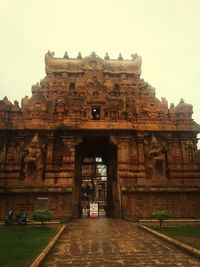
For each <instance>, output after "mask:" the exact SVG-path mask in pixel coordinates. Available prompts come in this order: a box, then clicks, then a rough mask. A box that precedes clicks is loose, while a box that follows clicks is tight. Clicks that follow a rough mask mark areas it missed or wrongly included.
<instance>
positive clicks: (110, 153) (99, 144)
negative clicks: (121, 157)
mask: <svg viewBox="0 0 200 267" xmlns="http://www.w3.org/2000/svg"><path fill="white" fill-rule="evenodd" d="M75 158H76V163H75V184H74V199H73V200H74V201H73V203H74V207H73V208H74V217H83V216H84V217H87V216H88V215H89V212H90V210H89V209H90V204H91V203H98V207H99V216H110V217H120V197H119V190H118V179H117V147H116V145H113V144H111V143H110V142H109V138H108V137H100V136H95V137H83V141H82V142H81V143H80V144H79V145H78V146H77V147H76V157H75Z"/></svg>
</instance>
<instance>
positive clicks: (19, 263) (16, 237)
mask: <svg viewBox="0 0 200 267" xmlns="http://www.w3.org/2000/svg"><path fill="white" fill-rule="evenodd" d="M56 232H57V229H56V228H50V227H46V226H1V227H0V266H9V267H11V266H13V267H25V266H29V265H30V264H31V263H32V261H33V260H34V258H35V257H36V256H37V255H38V254H39V252H40V251H41V250H42V249H43V248H44V247H45V246H46V245H47V243H48V241H49V240H50V239H51V238H52V237H53V236H54V235H55V234H56Z"/></svg>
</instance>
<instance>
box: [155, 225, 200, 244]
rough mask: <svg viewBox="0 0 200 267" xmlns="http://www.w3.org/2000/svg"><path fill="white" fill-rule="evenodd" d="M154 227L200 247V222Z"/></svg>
mask: <svg viewBox="0 0 200 267" xmlns="http://www.w3.org/2000/svg"><path fill="white" fill-rule="evenodd" d="M153 229H154V230H156V231H158V232H160V233H163V234H165V235H168V236H171V237H172V238H175V239H177V240H179V241H181V242H183V243H185V244H187V245H190V246H193V247H195V248H198V249H200V224H198V225H184V226H176V227H163V228H159V227H154V228H153Z"/></svg>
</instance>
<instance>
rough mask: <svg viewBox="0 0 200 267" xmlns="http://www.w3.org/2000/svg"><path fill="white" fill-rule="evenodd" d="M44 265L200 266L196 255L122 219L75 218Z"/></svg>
mask: <svg viewBox="0 0 200 267" xmlns="http://www.w3.org/2000/svg"><path fill="white" fill-rule="evenodd" d="M42 266H48V267H61V266H62V267H64V266H71V267H72V266H73V267H78V266H79V267H80V266H85V267H118V266H126V267H131V266H148V267H149V266H152V267H153V266H163V267H168V266H185V267H188V266H200V260H198V259H196V258H193V257H192V256H189V255H187V254H185V253H184V252H182V251H180V250H179V249H177V248H175V247H174V246H172V245H169V244H168V243H165V242H164V241H162V240H160V239H158V238H156V237H154V236H153V235H151V234H149V233H146V232H144V231H143V230H141V229H139V228H138V227H137V225H135V224H134V223H131V222H127V221H125V220H122V219H108V218H102V219H86V220H75V221H73V222H71V223H69V224H67V227H66V230H65V232H64V233H63V235H62V236H61V238H60V240H59V241H58V243H57V244H56V245H55V247H54V248H53V250H52V252H51V253H50V255H49V256H48V257H47V258H46V260H45V261H44V263H43V264H42Z"/></svg>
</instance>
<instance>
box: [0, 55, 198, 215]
mask: <svg viewBox="0 0 200 267" xmlns="http://www.w3.org/2000/svg"><path fill="white" fill-rule="evenodd" d="M141 63H142V60H141V57H140V56H138V55H137V54H133V55H131V59H129V60H126V59H123V58H122V55H121V54H120V55H119V58H118V59H110V58H109V55H108V54H106V56H105V58H104V59H102V58H101V57H99V56H97V55H96V54H95V53H94V52H93V53H92V54H91V55H90V56H87V57H82V56H81V53H79V54H78V57H77V58H69V56H68V54H67V52H66V53H65V55H64V57H63V58H56V57H55V55H54V53H53V52H50V51H49V52H47V53H46V55H45V70H46V76H45V78H44V79H43V80H41V81H40V82H39V83H37V84H35V85H33V86H32V96H31V97H28V96H25V97H24V98H22V100H21V105H19V103H18V102H17V101H15V102H14V103H11V102H10V101H9V100H8V98H7V97H4V99H3V100H0V203H1V209H0V219H1V220H4V219H5V217H6V215H7V213H8V210H9V209H13V210H14V211H15V212H17V213H19V212H26V213H27V214H28V216H29V217H31V216H32V213H33V211H34V210H36V209H38V208H48V209H50V210H51V211H52V212H53V213H54V215H55V217H56V218H59V219H63V220H64V219H65V218H68V217H72V218H78V217H81V216H87V215H88V213H89V211H90V210H89V209H90V203H97V204H98V209H99V215H100V216H112V217H123V216H132V217H135V218H148V217H151V214H152V212H153V211H155V210H161V209H167V210H169V211H170V212H171V215H172V217H174V218H183V217H184V218H199V217H200V151H199V150H198V148H197V142H198V139H197V134H198V133H200V126H199V125H198V124H197V123H196V122H195V121H194V120H193V119H192V113H193V107H192V105H190V104H187V103H185V102H184V100H183V99H181V100H180V103H179V104H177V105H174V104H171V105H170V106H168V102H167V100H166V99H165V98H162V99H161V100H159V99H158V98H156V94H155V89H154V88H153V87H152V86H151V85H150V84H148V83H147V82H145V81H144V80H143V79H141V78H140V75H141Z"/></svg>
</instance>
